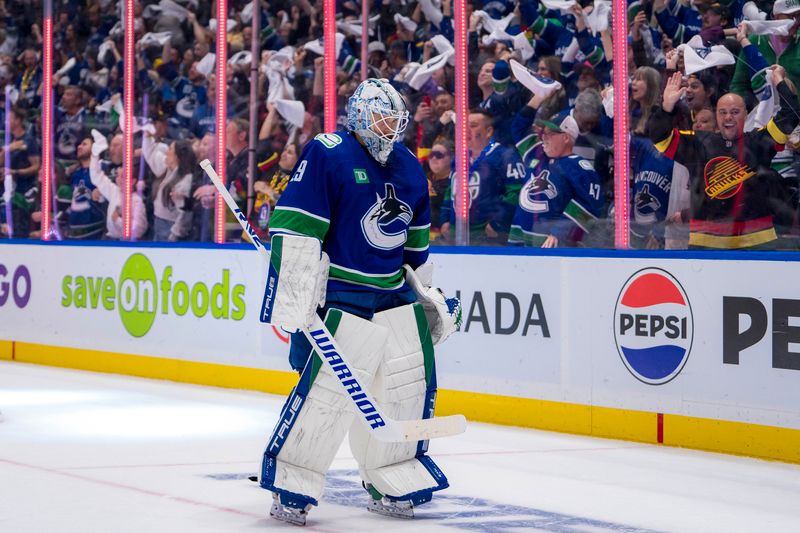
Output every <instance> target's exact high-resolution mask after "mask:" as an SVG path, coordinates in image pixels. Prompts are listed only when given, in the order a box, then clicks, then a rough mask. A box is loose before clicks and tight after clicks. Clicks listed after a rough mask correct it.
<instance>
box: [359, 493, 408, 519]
mask: <svg viewBox="0 0 800 533" xmlns="http://www.w3.org/2000/svg"><path fill="white" fill-rule="evenodd" d="M367 511H370V512H373V513H377V514H382V515H384V516H391V517H393V518H406V519H410V518H414V505H413V504H412V503H411V502H410V501H408V500H404V501H400V500H390V499H389V498H387V497H385V496H384V497H383V498H381V499H380V500H370V502H369V504H368V505H367Z"/></svg>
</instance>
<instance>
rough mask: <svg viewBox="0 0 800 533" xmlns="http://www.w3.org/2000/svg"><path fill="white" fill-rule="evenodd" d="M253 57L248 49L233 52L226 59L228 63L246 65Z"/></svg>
mask: <svg viewBox="0 0 800 533" xmlns="http://www.w3.org/2000/svg"><path fill="white" fill-rule="evenodd" d="M252 59H253V54H252V53H251V52H250V50H240V51H238V52H236V53H235V54H233V55H232V56H231V58H230V59H229V60H228V65H246V64H248V63H250V61H251V60H252Z"/></svg>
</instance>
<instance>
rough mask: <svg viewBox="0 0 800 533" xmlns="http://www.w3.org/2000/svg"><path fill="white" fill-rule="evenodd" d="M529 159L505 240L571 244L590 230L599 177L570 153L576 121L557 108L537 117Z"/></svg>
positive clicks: (527, 243)
mask: <svg viewBox="0 0 800 533" xmlns="http://www.w3.org/2000/svg"><path fill="white" fill-rule="evenodd" d="M537 125H538V126H539V127H540V128H541V142H539V143H537V144H536V145H535V147H534V148H533V154H534V155H533V156H534V158H535V164H534V166H533V167H531V168H529V170H528V174H527V175H526V178H527V181H526V182H525V184H524V185H523V187H522V190H521V191H520V193H519V196H518V204H517V206H516V211H515V213H514V220H513V222H512V225H511V233H510V234H509V237H508V243H509V244H512V245H524V246H535V247H542V248H555V247H559V246H561V247H563V246H576V245H578V244H580V243H581V242H582V241H583V239H584V236H585V235H586V234H587V233H589V232H591V231H592V229H593V226H594V222H595V221H596V220H597V218H598V217H599V216H600V214H601V209H602V206H603V201H602V194H601V183H600V177H599V176H598V175H597V173H596V172H595V171H594V169H593V168H592V165H591V163H589V162H588V161H587V160H586V159H584V158H582V157H580V156H578V155H575V154H574V153H573V147H574V146H575V141H576V140H577V139H578V134H579V131H578V123H577V122H576V121H575V119H574V118H573V117H572V116H571V115H570V114H569V112H568V111H563V112H562V113H560V114H559V115H557V116H555V117H553V118H552V119H551V120H540V121H538V122H537Z"/></svg>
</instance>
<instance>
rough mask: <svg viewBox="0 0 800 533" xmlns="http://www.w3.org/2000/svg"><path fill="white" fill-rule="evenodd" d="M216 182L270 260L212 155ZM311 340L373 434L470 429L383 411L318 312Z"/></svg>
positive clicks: (401, 437) (395, 438)
mask: <svg viewBox="0 0 800 533" xmlns="http://www.w3.org/2000/svg"><path fill="white" fill-rule="evenodd" d="M200 166H201V167H202V168H203V170H204V171H205V173H206V174H208V177H209V178H211V181H212V183H214V186H215V187H216V188H217V191H219V194H220V195H222V198H223V199H224V200H225V203H226V204H228V207H229V208H230V209H231V211H233V213H234V214H235V215H236V219H237V220H238V221H239V224H240V225H241V226H242V229H244V231H245V233H247V235H249V237H250V240H251V241H252V243H253V246H254V247H255V248H256V250H258V251H259V253H260V254H261V256H262V257H263V258H264V259H265V260H266V261H267V262H269V259H270V256H269V252H267V250H266V248H265V247H264V243H262V242H261V239H259V238H258V236H257V235H256V232H255V230H254V229H253V227H252V226H251V225H250V223H249V222H248V221H247V217H246V216H245V214H244V213H242V211H241V210H240V209H239V207H238V206H237V205H236V202H234V200H233V198H231V195H230V193H229V192H228V190H227V189H226V188H225V185H224V184H223V183H222V182H221V181H220V179H219V176H218V175H217V173H216V171H215V170H214V167H212V166H211V162H210V161H209V160H208V159H204V160H203V161H201V162H200ZM303 333H304V334H305V336H306V338H307V339H308V341H309V342H310V343H311V345H312V346H313V347H314V348H315V351H316V353H317V354H318V355H319V357H320V359H322V360H323V361H324V362H325V364H326V365H327V366H328V369H329V370H330V371H331V372H332V373H333V375H334V376H336V377H337V378H338V381H339V384H340V385H341V386H342V388H343V389H344V390H345V392H346V393H347V396H348V397H349V398H350V399H351V400H352V401H353V404H354V407H355V411H356V416H357V418H358V419H359V420H361V421H362V422H363V423H364V424H366V426H367V427H368V428H369V429H370V431H371V434H372V435H374V436H375V438H376V439H378V440H380V441H383V442H413V441H419V440H428V439H435V438H439V437H449V436H451V435H458V434H460V433H463V432H464V431H465V430H466V429H467V420H466V418H464V415H451V416H443V417H434V418H424V419H420V420H392V419H391V418H389V417H387V416H386V415H384V414H383V412H382V411H381V408H380V407H379V406H378V403H377V402H376V401H375V399H374V398H373V397H372V395H371V394H370V393H369V391H368V390H367V388H366V387H362V386H361V384H360V383H359V381H358V378H357V377H356V373H355V372H354V371H353V370H352V368H353V366H352V365H351V364H350V363H349V361H348V359H347V358H346V357H345V354H344V352H342V350H341V349H340V348H339V345H338V343H337V342H336V341H335V340H334V338H333V335H331V334H330V332H329V331H328V328H327V327H326V326H325V324H324V323H323V322H322V319H321V318H320V317H319V316H318V315H316V314H314V321H313V323H312V324H311V325H310V326H309V327H307V328H303Z"/></svg>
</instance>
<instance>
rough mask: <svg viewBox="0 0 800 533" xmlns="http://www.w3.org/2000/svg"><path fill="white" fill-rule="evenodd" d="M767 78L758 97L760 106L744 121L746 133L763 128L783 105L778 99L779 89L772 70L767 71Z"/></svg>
mask: <svg viewBox="0 0 800 533" xmlns="http://www.w3.org/2000/svg"><path fill="white" fill-rule="evenodd" d="M765 77H766V79H767V83H766V85H764V88H763V89H762V90H761V94H760V95H759V97H758V105H757V106H756V107H754V108H753V110H752V111H750V114H748V115H747V119H746V120H745V121H744V131H745V132H748V131H751V130H757V129H759V128H763V127H764V126H766V125H767V123H768V122H769V121H770V119H771V118H772V117H774V116H775V114H776V113H777V112H778V110H779V109H780V108H781V104H780V102H779V101H778V98H777V97H776V93H777V89H776V88H775V81H774V80H773V79H772V70H767V71H766V74H765Z"/></svg>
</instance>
